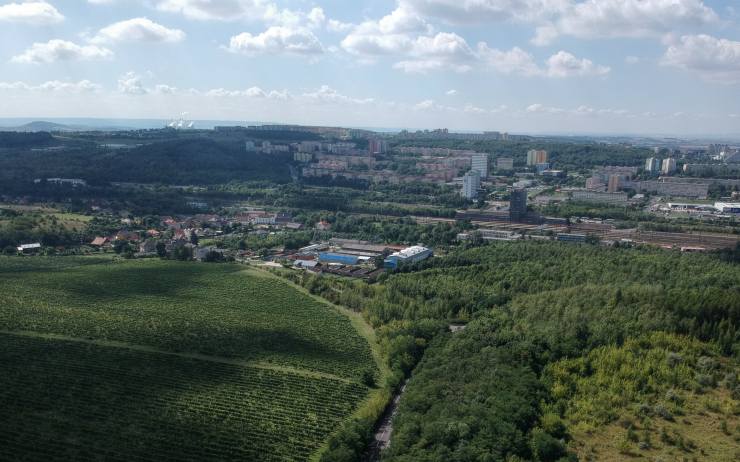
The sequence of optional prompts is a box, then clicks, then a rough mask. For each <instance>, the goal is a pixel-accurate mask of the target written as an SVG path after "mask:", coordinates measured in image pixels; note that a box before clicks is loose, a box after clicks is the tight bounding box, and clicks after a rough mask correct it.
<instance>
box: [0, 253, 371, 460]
mask: <svg viewBox="0 0 740 462" xmlns="http://www.w3.org/2000/svg"><path fill="white" fill-rule="evenodd" d="M0 293H1V294H2V295H0V306H2V310H0V363H2V364H3V369H4V373H3V374H2V378H0V406H2V408H3V409H5V413H4V414H5V416H6V418H5V419H3V421H2V423H0V448H2V450H0V459H8V458H10V459H18V460H72V459H74V460H100V459H101V458H104V459H105V460H235V459H241V460H307V459H309V458H310V457H311V455H312V454H314V453H315V452H316V451H317V450H318V449H319V448H320V447H321V446H322V444H324V442H325V441H326V440H327V438H328V437H329V435H330V434H331V433H332V432H333V431H334V430H336V429H337V427H338V426H339V425H340V424H341V423H342V422H343V421H344V420H345V419H346V418H348V417H349V416H350V415H351V414H352V413H353V412H354V411H355V410H356V409H357V408H358V406H359V404H360V402H361V401H362V400H363V399H364V398H365V397H366V396H367V394H368V391H369V389H368V386H367V383H368V382H369V380H372V378H373V376H378V375H379V372H378V369H377V366H376V364H375V363H374V361H373V355H372V351H371V346H370V344H369V343H368V341H367V340H366V339H365V338H363V337H362V335H361V334H360V333H359V332H358V331H357V330H356V328H355V325H353V322H352V321H351V320H350V318H348V317H347V316H346V315H345V314H343V313H340V312H339V311H337V309H336V308H334V307H332V306H330V305H328V304H325V303H322V302H320V301H318V300H316V299H314V298H312V297H311V296H309V295H307V294H305V293H303V292H302V291H300V290H299V289H297V288H295V287H293V286H291V285H289V284H287V283H285V282H283V281H281V280H279V279H277V278H275V277H273V276H271V275H269V274H266V273H262V272H260V271H257V270H252V269H245V268H244V267H242V266H238V265H205V264H188V263H175V262H165V261H159V260H149V261H137V262H121V261H115V260H109V259H104V258H95V259H92V258H90V259H87V258H65V259H59V258H57V259H54V258H49V259H47V258H8V259H2V260H0ZM368 377H369V379H368Z"/></svg>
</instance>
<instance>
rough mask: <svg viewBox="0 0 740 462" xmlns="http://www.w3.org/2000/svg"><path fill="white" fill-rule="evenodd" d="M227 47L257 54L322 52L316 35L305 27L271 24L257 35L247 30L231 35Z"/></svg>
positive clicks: (238, 51) (230, 49) (322, 49)
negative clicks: (295, 27)
mask: <svg viewBox="0 0 740 462" xmlns="http://www.w3.org/2000/svg"><path fill="white" fill-rule="evenodd" d="M227 49H228V50H229V51H230V52H232V53H243V54H247V55H257V54H265V53H268V54H280V53H288V54H299V55H316V54H321V53H323V52H324V47H323V45H322V44H321V42H320V41H319V39H318V37H316V35H314V33H313V32H311V31H310V30H307V29H292V28H289V27H282V26H273V27H270V28H269V29H267V30H266V31H264V32H262V33H261V34H258V35H252V34H250V33H248V32H244V33H241V34H239V35H236V36H234V37H231V41H230V42H229V46H228V47H227Z"/></svg>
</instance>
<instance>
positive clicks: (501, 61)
mask: <svg viewBox="0 0 740 462" xmlns="http://www.w3.org/2000/svg"><path fill="white" fill-rule="evenodd" d="M478 53H479V55H480V56H481V59H482V60H483V61H484V62H485V63H486V64H487V65H488V66H490V67H491V68H493V69H494V70H496V71H497V72H500V73H502V74H517V75H524V76H528V77H529V76H536V75H541V74H542V70H541V69H540V68H539V66H537V64H536V63H535V61H534V57H533V56H532V55H531V54H529V53H527V52H526V51H524V50H522V49H521V48H519V47H514V48H512V49H511V50H509V51H501V50H497V49H495V48H490V47H489V46H488V45H487V44H485V43H480V44H479V45H478Z"/></svg>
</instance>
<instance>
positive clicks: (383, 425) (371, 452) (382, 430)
mask: <svg viewBox="0 0 740 462" xmlns="http://www.w3.org/2000/svg"><path fill="white" fill-rule="evenodd" d="M407 384H408V380H407V381H406V382H404V384H403V386H402V387H401V389H400V390H399V391H398V393H396V396H394V397H393V401H391V403H390V404H389V405H388V408H387V409H386V410H385V413H384V414H383V417H382V418H381V419H380V424H379V425H378V429H377V430H376V432H375V439H374V440H373V442H372V443H370V447H369V448H368V451H367V454H366V455H365V459H364V460H365V462H377V461H379V460H380V453H381V452H382V451H383V450H384V449H387V448H388V447H390V445H391V436H392V435H393V419H394V418H395V417H396V414H398V405H399V404H400V403H401V396H402V395H403V393H404V392H405V391H406V385H407Z"/></svg>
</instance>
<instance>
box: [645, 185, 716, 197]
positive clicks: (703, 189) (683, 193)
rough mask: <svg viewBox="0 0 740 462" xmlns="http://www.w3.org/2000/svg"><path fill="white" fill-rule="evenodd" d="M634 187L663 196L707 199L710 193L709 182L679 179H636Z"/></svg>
mask: <svg viewBox="0 0 740 462" xmlns="http://www.w3.org/2000/svg"><path fill="white" fill-rule="evenodd" d="M634 187H635V189H636V190H637V191H639V192H650V193H655V194H660V195H663V196H678V197H694V198H697V199H706V198H707V196H708V195H709V184H708V183H688V182H686V183H682V182H677V181H636V182H635V183H634Z"/></svg>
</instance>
